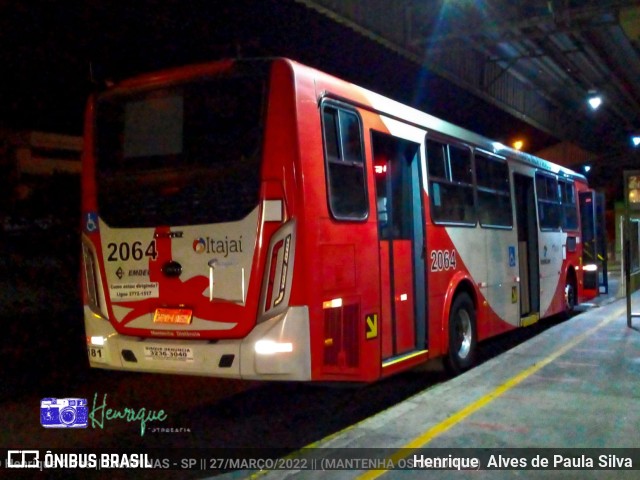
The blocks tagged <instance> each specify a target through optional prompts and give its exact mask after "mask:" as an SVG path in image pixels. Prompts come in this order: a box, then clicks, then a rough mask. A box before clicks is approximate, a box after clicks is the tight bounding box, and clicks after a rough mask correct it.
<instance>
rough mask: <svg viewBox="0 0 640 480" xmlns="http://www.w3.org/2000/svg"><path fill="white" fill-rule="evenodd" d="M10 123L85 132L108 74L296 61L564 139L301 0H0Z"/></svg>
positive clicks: (441, 111)
mask: <svg viewBox="0 0 640 480" xmlns="http://www.w3.org/2000/svg"><path fill="white" fill-rule="evenodd" d="M0 49H1V51H2V53H1V54H0V58H2V63H3V73H4V74H3V81H2V84H1V85H0V128H3V127H4V128H8V129H12V130H44V131H52V132H59V133H70V134H76V135H79V134H81V132H82V115H83V109H84V104H85V101H86V98H87V96H88V95H89V94H90V93H91V91H92V90H96V89H100V88H102V87H101V85H103V81H104V80H106V79H109V80H117V79H120V78H124V77H127V76H130V75H134V74H136V73H140V72H145V71H150V70H154V69H159V68H165V67H170V66H176V65H183V64H188V63H194V62H203V61H208V60H215V59H219V58H226V57H235V56H237V55H241V56H246V57H254V56H287V57H290V58H293V59H295V60H298V61H300V62H302V63H305V64H308V65H312V66H314V67H317V68H319V69H321V70H324V71H326V72H328V73H332V74H335V75H337V76H339V77H342V78H344V79H346V80H349V81H352V82H354V83H358V84H360V85H362V86H364V87H367V88H370V89H372V90H374V91H377V92H379V93H382V94H384V95H387V96H390V97H392V98H394V99H396V100H399V101H402V102H405V103H409V104H412V105H414V106H418V107H419V108H421V109H423V110H425V111H428V112H429V113H432V114H434V115H436V116H439V117H442V118H444V119H446V120H448V121H451V122H453V123H457V124H459V125H461V126H463V127H466V128H469V129H471V130H473V131H475V132H477V133H480V134H483V135H485V136H488V137H490V138H493V139H495V140H500V141H502V142H505V143H508V142H510V141H512V140H513V139H514V138H515V136H516V135H518V134H520V133H522V132H525V136H527V137H528V138H529V139H530V142H529V149H528V150H529V151H535V150H536V149H538V148H544V147H545V146H548V145H549V144H553V143H555V142H556V141H557V140H555V139H553V138H550V137H549V136H547V135H544V134H541V133H539V132H536V131H535V130H534V129H533V128H532V127H529V126H527V125H526V124H523V123H522V122H519V121H517V120H515V119H514V118H513V117H511V116H509V115H508V114H506V113H503V112H501V111H500V110H498V109H496V108H495V107H493V106H490V105H488V104H486V103H484V102H483V101H482V100H479V99H478V98H476V97H474V96H472V95H470V94H468V93H466V92H464V91H462V90H460V89H458V88H457V87H455V86H453V85H452V84H450V83H448V82H446V81H444V80H442V79H440V78H439V77H436V76H434V75H432V74H430V73H429V72H428V71H424V70H421V69H420V68H418V67H417V66H416V65H414V64H412V63H410V62H408V61H406V60H404V59H403V58H401V57H399V56H398V55H396V54H394V53H392V52H390V51H388V50H386V49H384V48H383V47H381V46H379V45H377V44H376V43H374V42H372V41H370V40H368V39H365V38H363V37H362V36H360V35H358V34H356V33H354V32H353V31H351V30H350V29H348V28H346V27H343V26H340V25H337V24H335V23H333V22H331V21H330V20H328V19H326V18H325V17H323V16H322V15H320V14H318V13H316V12H314V11H311V10H309V9H307V8H306V7H304V6H301V5H299V4H297V3H295V2H294V1H293V0H277V1H276V0H228V1H215V0H162V1H159V0H132V1H130V2H125V1H108V0H103V1H98V0H83V1H74V0H60V1H40V0H35V1H34V0H31V1H28V2H16V1H10V0H0Z"/></svg>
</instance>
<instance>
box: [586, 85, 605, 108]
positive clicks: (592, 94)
mask: <svg viewBox="0 0 640 480" xmlns="http://www.w3.org/2000/svg"><path fill="white" fill-rule="evenodd" d="M587 102H589V106H590V107H591V110H597V109H598V107H600V105H602V95H600V94H599V93H598V92H597V91H596V90H589V96H588V97H587Z"/></svg>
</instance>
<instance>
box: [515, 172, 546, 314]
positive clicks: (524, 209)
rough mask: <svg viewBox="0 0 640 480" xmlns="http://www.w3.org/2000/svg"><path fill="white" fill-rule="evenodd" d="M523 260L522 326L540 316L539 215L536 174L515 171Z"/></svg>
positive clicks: (521, 277)
mask: <svg viewBox="0 0 640 480" xmlns="http://www.w3.org/2000/svg"><path fill="white" fill-rule="evenodd" d="M513 183H514V189H515V197H516V223H517V228H518V260H519V262H520V267H519V269H520V325H522V326H525V325H530V324H532V323H535V322H536V321H537V320H538V319H539V318H540V270H539V268H540V267H539V265H540V264H539V252H538V216H537V215H536V199H535V190H534V183H533V177H528V176H526V175H521V174H519V173H514V174H513Z"/></svg>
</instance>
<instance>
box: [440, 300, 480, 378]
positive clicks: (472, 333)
mask: <svg viewBox="0 0 640 480" xmlns="http://www.w3.org/2000/svg"><path fill="white" fill-rule="evenodd" d="M476 344H477V335H476V313H475V308H474V306H473V301H472V300H471V297H469V295H468V294H467V293H460V294H458V295H457V296H456V298H455V299H454V300H453V304H452V305H451V312H450V313H449V353H448V354H447V357H446V361H445V366H446V367H447V370H448V371H449V372H450V373H451V374H453V375H458V374H460V373H462V372H464V371H465V370H468V369H469V368H471V367H472V366H473V364H474V363H475V358H476Z"/></svg>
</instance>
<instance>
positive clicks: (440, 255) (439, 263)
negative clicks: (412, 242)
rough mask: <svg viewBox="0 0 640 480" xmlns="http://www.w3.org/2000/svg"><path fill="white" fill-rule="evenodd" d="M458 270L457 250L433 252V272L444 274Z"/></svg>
mask: <svg viewBox="0 0 640 480" xmlns="http://www.w3.org/2000/svg"><path fill="white" fill-rule="evenodd" d="M455 269H456V251H455V250H431V271H432V272H442V271H446V270H455Z"/></svg>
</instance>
